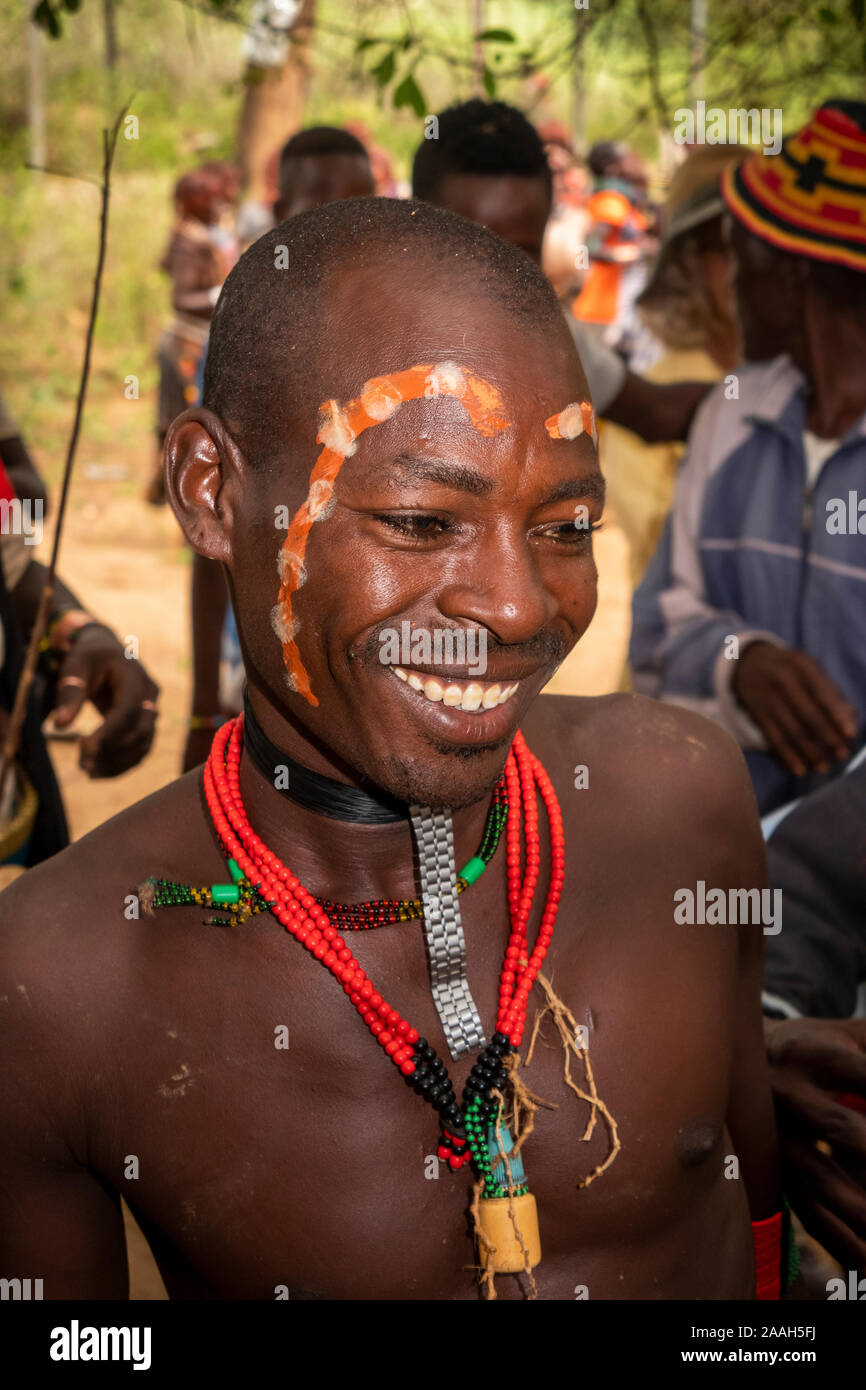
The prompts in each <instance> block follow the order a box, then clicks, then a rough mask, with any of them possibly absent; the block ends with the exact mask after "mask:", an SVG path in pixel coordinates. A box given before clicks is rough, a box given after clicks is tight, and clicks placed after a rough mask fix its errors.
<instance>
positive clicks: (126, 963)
mask: <svg viewBox="0 0 866 1390" xmlns="http://www.w3.org/2000/svg"><path fill="white" fill-rule="evenodd" d="M199 780H200V774H199V773H196V772H193V773H190V774H187V776H185V777H182V778H180V779H178V781H176V782H172V783H171V784H170V785H169V786H167V787H164V788H162V789H161V790H160V791H158V792H156V793H154V794H153V795H152V796H150V797H147V798H146V799H145V800H143V801H140V802H137V803H136V804H135V805H134V806H131V807H129V808H128V809H127V810H126V811H123V812H122V813H121V814H120V815H117V816H114V817H112V819H111V820H108V821H106V822H105V823H104V824H103V825H101V826H98V827H97V828H96V829H95V830H93V831H92V832H91V833H90V834H89V835H87V836H85V837H84V838H83V839H82V840H79V841H77V842H76V843H75V844H73V845H70V846H69V848H68V849H65V850H64V851H63V852H62V853H61V854H57V855H55V856H54V857H53V858H52V859H49V860H47V861H46V862H45V863H44V864H40V865H39V866H38V867H36V868H34V869H29V870H28V871H27V872H26V873H25V874H22V875H21V876H20V878H18V879H17V880H16V881H15V882H14V883H13V884H12V885H11V886H10V887H8V888H6V889H5V890H4V891H3V892H2V893H0V1027H2V1018H3V1016H4V1015H5V1017H6V1020H7V1023H10V1022H11V1026H13V1027H15V1026H19V1027H21V1028H25V1030H27V1029H29V1028H31V1027H34V1026H36V1025H37V1020H41V1021H42V1024H43V1026H46V1027H48V1026H58V1025H59V1023H60V1021H61V1019H63V1020H65V1024H66V1025H68V1026H69V1027H73V1026H74V1020H75V1019H78V1020H79V1021H81V1020H83V1019H85V1018H86V1017H87V1014H88V1010H89V1009H90V1008H91V1007H92V1008H93V1009H95V1010H98V1009H99V1007H101V1005H102V1004H105V1005H106V1006H107V1005H108V1002H109V1001H110V999H111V996H112V993H115V994H116V993H117V991H118V986H119V985H120V984H121V983H122V982H123V981H124V980H125V978H127V977H128V975H129V972H130V968H131V965H132V963H133V962H134V956H135V952H136V951H137V950H138V949H140V944H141V932H140V931H137V930H136V926H137V918H138V908H137V890H138V887H139V885H140V884H141V883H142V881H143V880H144V879H145V878H147V877H148V876H149V875H151V874H153V873H154V872H155V871H156V872H158V873H159V874H160V875H161V876H162V875H164V876H166V877H172V876H174V877H178V878H186V879H189V877H190V874H189V872H188V870H189V867H190V862H191V861H193V862H196V861H197V862H201V859H202V856H207V854H208V850H209V849H210V845H209V843H208V837H207V832H206V822H205V820H204V817H203V815H202V813H201V808H200V791H199ZM205 862H206V863H209V862H211V861H210V860H208V859H206V861H205ZM184 869H186V870H187V872H184ZM109 1012H110V1009H109ZM52 1021H53V1022H52Z"/></svg>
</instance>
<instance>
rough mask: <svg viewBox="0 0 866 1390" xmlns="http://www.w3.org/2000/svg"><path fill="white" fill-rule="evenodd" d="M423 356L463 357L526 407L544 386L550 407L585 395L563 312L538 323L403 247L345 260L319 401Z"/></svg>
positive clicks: (322, 356)
mask: <svg viewBox="0 0 866 1390" xmlns="http://www.w3.org/2000/svg"><path fill="white" fill-rule="evenodd" d="M467 269H468V268H467ZM423 361H427V362H433V363H435V362H441V361H458V362H460V363H462V364H463V365H464V366H467V367H469V368H470V369H471V370H472V371H473V372H475V373H476V374H478V375H479V376H481V377H484V378H485V379H487V380H490V381H492V382H495V383H496V384H497V385H498V386H499V388H500V389H501V390H503V391H505V392H507V394H508V396H509V399H510V400H511V401H513V403H514V404H513V407H512V408H513V409H515V410H520V411H521V413H522V411H523V409H524V406H523V404H522V402H521V397H523V398H525V402H526V408H529V407H530V406H531V402H532V401H533V400H538V399H539V395H540V393H541V394H542V395H543V399H544V401H545V402H549V404H550V410H553V409H559V408H561V407H562V406H564V405H565V404H567V402H568V401H570V400H574V399H575V398H576V397H578V396H581V397H585V396H586V395H587V394H588V392H587V389H586V383H585V379H584V377H583V373H582V369H581V365H580V361H579V359H578V356H577V353H576V351H575V348H574V342H573V339H572V337H571V334H570V333H569V331H568V327H567V325H566V322H565V317H564V315H562V316H560V315H559V314H557V315H556V316H555V317H553V318H552V319H551V318H547V319H546V320H544V321H539V322H536V321H534V320H533V318H532V317H531V316H530V315H525V314H521V313H519V312H516V311H515V308H514V306H512V305H509V304H507V303H505V302H503V301H502V300H501V298H499V297H498V296H497V294H496V292H495V291H492V290H490V289H488V288H486V287H481V288H479V287H478V286H477V283H476V282H475V280H474V278H473V276H472V275H469V274H467V275H466V276H463V275H456V276H452V277H446V276H444V275H443V274H442V268H441V266H437V265H432V266H431V265H430V264H429V263H428V262H425V261H424V260H423V259H418V258H417V257H414V256H411V257H410V256H407V257H406V258H405V259H404V258H402V257H401V255H400V252H399V249H395V252H394V254H393V256H392V257H391V259H390V261H389V262H387V263H386V264H385V265H384V266H382V267H381V268H380V267H379V266H376V265H372V266H369V267H368V266H363V267H355V268H353V267H347V266H343V267H340V268H339V269H338V270H337V271H336V272H335V273H334V274H333V276H332V277H331V278H330V281H329V284H328V287H327V313H326V317H325V321H324V323H323V324H322V333H321V338H320V341H319V350H318V353H317V362H316V366H317V369H318V370H317V373H316V375H317V378H318V382H319V383H320V390H321V395H320V397H319V400H317V401H316V402H315V403H314V408H316V407H318V405H319V404H320V403H321V400H322V399H324V398H325V397H326V396H329V395H330V396H335V397H337V398H340V399H343V400H346V399H349V398H351V397H352V396H354V395H355V394H356V393H357V391H358V390H359V389H360V387H361V386H362V385H363V383H364V381H367V380H369V379H370V378H372V377H376V376H379V375H382V374H383V373H386V372H389V371H398V370H400V369H401V368H402V367H403V366H404V365H406V364H407V363H412V362H423ZM548 413H550V412H549V411H548Z"/></svg>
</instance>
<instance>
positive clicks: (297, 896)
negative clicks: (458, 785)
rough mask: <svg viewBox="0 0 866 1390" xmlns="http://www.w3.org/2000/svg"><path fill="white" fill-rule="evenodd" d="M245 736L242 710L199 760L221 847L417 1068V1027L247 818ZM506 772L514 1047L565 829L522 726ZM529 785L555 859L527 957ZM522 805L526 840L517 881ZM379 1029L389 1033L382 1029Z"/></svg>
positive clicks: (504, 998)
mask: <svg viewBox="0 0 866 1390" xmlns="http://www.w3.org/2000/svg"><path fill="white" fill-rule="evenodd" d="M242 739H243V715H238V716H237V718H236V719H235V720H232V721H230V722H229V723H227V724H226V725H225V726H224V727H223V728H222V729H220V730H219V731H218V732H217V735H216V737H215V739H214V742H213V746H212V748H211V753H210V756H209V758H208V761H207V763H206V765H205V773H204V785H205V795H206V797H207V803H208V808H209V810H210V813H211V816H212V818H213V822H214V825H215V827H216V830H217V833H218V835H219V837H220V840H221V842H222V844H223V848H224V850H225V852H226V854H227V855H229V856H231V857H232V858H233V859H234V860H235V861H236V862H237V864H238V865H239V866H240V868H241V869H242V870H243V872H244V874H245V875H246V876H247V877H248V878H249V879H250V881H251V882H252V883H253V884H254V885H255V886H256V887H257V888H258V889H259V890H260V892H261V893H262V894H263V896H264V897H266V898H267V899H268V901H269V902H270V903H271V910H272V911H273V913H274V915H275V917H277V919H278V920H279V921H280V922H282V924H283V926H284V927H285V928H286V930H287V931H289V932H290V933H291V934H292V936H294V937H295V938H296V940H298V941H300V943H301V945H302V946H305V947H306V948H307V950H308V951H311V952H312V954H313V955H314V956H315V957H316V959H317V960H320V961H321V962H322V964H323V965H324V966H325V967H326V968H327V969H328V970H330V972H331V974H332V975H334V976H335V977H336V978H337V979H338V980H340V982H341V983H342V985H343V989H344V990H345V992H346V994H348V995H349V999H350V1002H351V1003H352V1004H353V1005H354V1006H355V1008H356V1009H357V1011H358V1013H359V1014H360V1015H361V1017H362V1019H363V1020H364V1022H365V1023H366V1024H367V1026H368V1027H369V1029H370V1031H371V1033H373V1035H374V1036H375V1037H376V1040H377V1042H378V1043H379V1045H380V1046H381V1047H384V1048H385V1051H386V1052H387V1054H388V1056H389V1057H390V1058H391V1059H392V1061H393V1062H394V1064H395V1066H398V1067H399V1068H400V1070H401V1071H402V1072H403V1073H404V1074H405V1075H410V1074H411V1073H412V1071H414V1069H415V1068H414V1063H413V1062H412V1060H411V1054H412V1047H411V1045H412V1043H414V1042H416V1041H417V1038H418V1033H417V1030H416V1029H414V1028H412V1027H411V1026H410V1024H409V1023H408V1022H406V1020H405V1019H403V1018H401V1017H400V1015H399V1014H398V1012H397V1010H396V1009H392V1008H391V1006H390V1004H388V1003H386V1001H385V1000H384V999H382V997H381V995H380V994H379V993H378V991H376V990H375V989H374V987H373V985H372V983H371V982H370V981H369V980H368V979H367V976H366V974H365V973H364V971H363V970H362V969H361V966H360V965H359V964H358V962H357V960H356V959H355V957H354V955H353V954H352V952H351V950H350V949H349V947H348V946H346V945H344V944H343V939H341V937H340V933H339V931H338V930H337V929H336V927H334V926H332V925H331V922H330V920H329V918H328V916H327V914H326V913H325V911H324V909H323V908H322V907H320V906H319V904H318V903H317V902H316V900H315V898H314V897H313V896H312V895H311V894H310V893H308V892H307V890H306V889H305V888H304V886H303V884H301V883H300V882H299V881H298V879H297V878H296V877H295V875H294V874H293V873H292V872H291V870H290V869H288V868H287V867H286V865H285V864H283V863H282V861H281V860H280V859H279V858H278V857H277V855H275V854H274V853H273V852H272V851H271V850H269V849H268V847H267V845H265V844H264V842H263V841H262V840H261V839H260V838H259V836H258V835H256V833H255V831H254V830H253V828H252V826H251V825H250V822H249V820H248V819H247V815H246V812H245V810H244V805H243V800H242V798H241V792H240V759H241V748H242ZM505 777H506V781H507V784H508V797H509V811H508V825H507V828H506V863H507V881H508V908H509V912H510V914H511V936H510V937H509V941H508V946H507V949H506V952H505V960H504V962H503V967H502V973H501V976H500V984H499V1012H498V1015H497V1019H496V1030H497V1032H500V1033H504V1034H505V1035H506V1037H507V1038H508V1040H509V1042H510V1043H511V1045H512V1047H519V1046H520V1043H521V1040H522V1038H523V1030H524V1026H525V1023H526V1010H527V1001H528V999H529V992H530V990H531V989H532V986H533V983H534V981H535V977H536V976H537V974H538V972H539V970H540V969H541V965H542V962H543V960H544V957H545V955H546V954H547V948H548V946H549V945H550V941H551V939H552V937H553V926H554V922H555V921H556V912H557V908H558V906H559V900H560V897H561V896H562V883H563V878H564V875H565V837H564V834H563V829H562V815H561V812H560V809H559V802H558V801H557V798H556V793H555V791H554V790H553V785H552V783H551V781H550V778H549V777H548V775H547V773H546V772H545V770H544V768H543V767H542V765H541V763H540V762H539V760H538V759H537V758H536V757H535V755H534V754H533V753H531V752H530V750H529V749H528V748H527V746H526V743H525V742H524V740H523V736H522V734H521V733H520V732H519V731H518V733H517V734H516V735H515V737H514V743H513V745H512V748H511V751H510V752H509V755H508V760H507V762H506V764H505ZM536 785H537V787H538V790H539V792H540V794H541V798H542V800H543V801H544V805H545V809H546V811H547V816H548V821H549V825H550V840H551V860H552V863H551V875H550V886H549V888H548V892H547V901H546V903H545V907H544V912H543V914H542V919H541V925H540V927H539V931H538V939H537V941H536V943H535V946H534V948H533V950H532V952H531V954H529V955H527V952H528V946H529V943H528V940H527V935H526V931H527V924H528V921H529V914H530V911H531V908H532V901H533V898H534V895H535V888H536V884H537V882H538V873H539V868H540V864H541V851H540V843H539V836H538V810H537V807H536V800H535V787H536ZM521 805H522V813H523V818H524V821H525V827H524V840H525V846H526V864H525V872H524V875H523V877H522V879H521V847H520V822H521ZM383 1034H387V1035H388V1036H384V1037H383Z"/></svg>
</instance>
